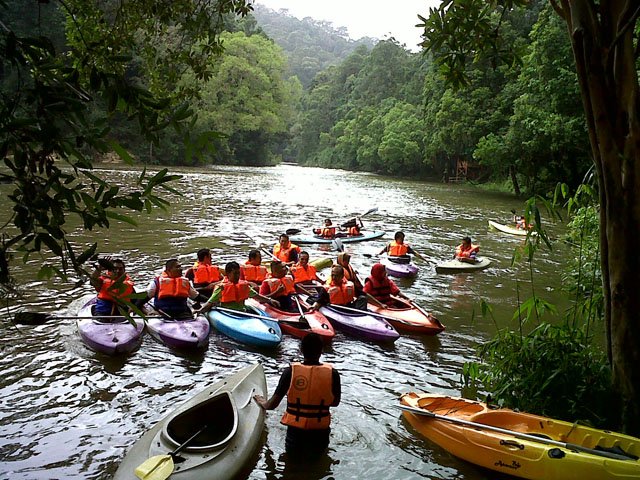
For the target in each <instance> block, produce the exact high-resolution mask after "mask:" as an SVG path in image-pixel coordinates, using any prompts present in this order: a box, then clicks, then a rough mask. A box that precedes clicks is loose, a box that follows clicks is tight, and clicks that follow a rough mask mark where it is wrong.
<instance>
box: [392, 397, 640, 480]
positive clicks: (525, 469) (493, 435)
mask: <svg viewBox="0 0 640 480" xmlns="http://www.w3.org/2000/svg"><path fill="white" fill-rule="evenodd" d="M400 404H401V405H400V408H401V409H402V410H403V414H404V416H405V418H406V419H407V421H408V422H409V423H410V424H411V425H412V426H413V427H414V428H415V429H416V430H417V431H418V432H419V433H420V434H421V435H423V436H425V437H426V438H428V439H429V440H431V441H432V442H434V443H436V444H437V445H439V446H441V447H442V448H444V449H445V450H447V451H448V452H450V453H451V454H453V455H455V456H456V457H459V458H462V459H463V460H466V461H468V462H471V463H475V464H476V465H480V466H482V467H485V468H489V469H491V470H495V471H498V472H502V473H507V474H509V475H513V476H516V477H520V478H528V479H541V480H542V479H544V480H554V479H557V480H560V479H574V478H575V479H579V480H603V479H632V478H635V479H638V478H640V462H639V461H638V456H640V439H638V438H634V437H630V436H627V435H623V434H621V433H615V432H609V431H604V430H597V429H595V428H589V427H585V426H581V425H577V424H572V423H569V422H563V421H560V420H554V419H551V418H547V417H541V416H538V415H531V414H528V413H521V412H516V411H513V410H510V409H507V408H500V409H490V408H488V407H487V405H486V404H485V403H482V402H476V401H472V400H466V399H463V398H456V397H448V396H443V395H431V394H420V393H408V394H406V395H403V396H402V397H401V398H400Z"/></svg>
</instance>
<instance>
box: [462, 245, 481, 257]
mask: <svg viewBox="0 0 640 480" xmlns="http://www.w3.org/2000/svg"><path fill="white" fill-rule="evenodd" d="M479 251H480V247H479V246H478V245H474V244H471V245H470V246H469V248H467V249H464V247H463V245H462V244H460V245H458V246H457V247H456V257H458V258H471V255H472V254H473V253H478V252H479Z"/></svg>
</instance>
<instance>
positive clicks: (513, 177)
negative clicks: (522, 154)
mask: <svg viewBox="0 0 640 480" xmlns="http://www.w3.org/2000/svg"><path fill="white" fill-rule="evenodd" d="M509 175H510V176H511V183H512V184H513V192H514V193H515V194H516V197H519V196H520V193H521V192H520V184H519V183H518V177H517V176H516V167H515V165H509Z"/></svg>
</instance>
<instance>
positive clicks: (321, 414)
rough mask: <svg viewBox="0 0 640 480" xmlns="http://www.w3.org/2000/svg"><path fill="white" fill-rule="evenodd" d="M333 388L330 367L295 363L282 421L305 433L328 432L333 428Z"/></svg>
mask: <svg viewBox="0 0 640 480" xmlns="http://www.w3.org/2000/svg"><path fill="white" fill-rule="evenodd" d="M332 388H333V368H332V367H331V365H328V364H326V363H325V364H323V365H303V364H302V363H292V364H291V384H290V385H289V390H288V391H287V409H286V411H285V413H284V415H283V416H282V420H281V422H282V423H283V424H285V425H288V426H291V427H296V428H301V429H303V430H326V429H327V428H329V426H330V425H331V413H330V412H329V406H330V405H331V404H332V403H333V390H332Z"/></svg>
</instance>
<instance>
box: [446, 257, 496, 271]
mask: <svg viewBox="0 0 640 480" xmlns="http://www.w3.org/2000/svg"><path fill="white" fill-rule="evenodd" d="M489 265H491V260H489V259H488V258H485V257H478V258H476V263H467V262H461V261H460V260H457V259H453V260H448V261H446V262H442V263H439V264H437V265H436V273H466V272H475V271H477V270H484V269H485V268H488V267H489Z"/></svg>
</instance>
